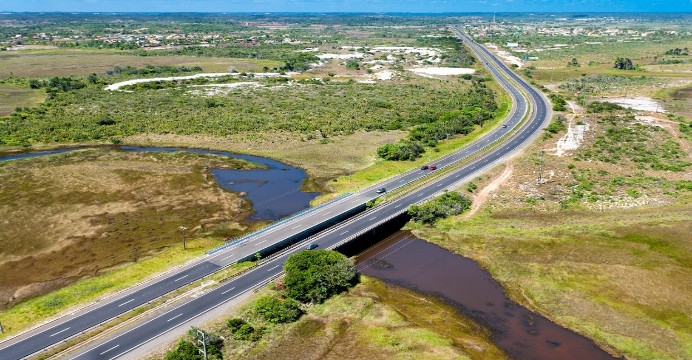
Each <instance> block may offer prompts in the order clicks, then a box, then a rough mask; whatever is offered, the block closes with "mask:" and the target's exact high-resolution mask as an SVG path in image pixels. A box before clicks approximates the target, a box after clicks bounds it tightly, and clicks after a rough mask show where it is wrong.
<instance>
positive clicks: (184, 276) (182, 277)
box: [173, 274, 190, 281]
mask: <svg viewBox="0 0 692 360" xmlns="http://www.w3.org/2000/svg"><path fill="white" fill-rule="evenodd" d="M188 275H190V274H186V275H183V276H181V277H179V278H177V279H175V280H173V281H180V280H182V279H184V278H186V277H188Z"/></svg>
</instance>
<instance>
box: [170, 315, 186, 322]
mask: <svg viewBox="0 0 692 360" xmlns="http://www.w3.org/2000/svg"><path fill="white" fill-rule="evenodd" d="M181 316H183V314H178V315H176V316H174V317H172V318H170V319H168V320H166V322H171V321H173V320H175V319H177V318H179V317H181Z"/></svg>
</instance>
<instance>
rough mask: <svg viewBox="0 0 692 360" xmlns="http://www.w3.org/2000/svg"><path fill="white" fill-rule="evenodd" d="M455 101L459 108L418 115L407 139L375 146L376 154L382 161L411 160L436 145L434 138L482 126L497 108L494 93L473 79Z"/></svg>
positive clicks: (444, 137) (462, 132)
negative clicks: (416, 122) (470, 84)
mask: <svg viewBox="0 0 692 360" xmlns="http://www.w3.org/2000/svg"><path fill="white" fill-rule="evenodd" d="M457 100H458V104H459V105H460V108H459V109H454V110H448V111H444V112H441V113H438V114H437V115H435V114H423V115H421V116H419V117H418V123H422V124H419V125H417V126H416V127H414V128H413V129H412V130H411V133H410V134H409V136H408V138H407V139H405V140H402V141H400V142H398V143H395V144H386V145H383V146H381V147H380V148H378V149H377V156H379V157H381V158H383V159H385V160H396V161H401V160H414V159H417V158H418V157H420V155H421V154H422V153H423V152H424V147H425V146H430V147H434V146H437V143H438V141H440V140H442V139H447V138H449V137H451V136H455V135H459V134H468V133H470V132H471V131H473V128H474V126H475V125H481V126H482V125H483V123H484V122H485V121H487V120H489V119H492V118H493V116H494V115H495V111H497V103H496V102H495V94H494V93H493V91H492V90H490V88H488V87H487V86H486V85H485V84H483V83H482V82H474V83H473V84H472V86H471V88H469V89H468V90H466V91H464V92H463V93H462V94H461V95H460V96H459V98H458V99H457Z"/></svg>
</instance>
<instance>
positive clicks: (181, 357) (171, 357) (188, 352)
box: [164, 340, 203, 360]
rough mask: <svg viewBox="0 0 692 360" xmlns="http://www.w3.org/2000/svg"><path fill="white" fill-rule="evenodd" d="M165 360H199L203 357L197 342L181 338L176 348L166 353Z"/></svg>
mask: <svg viewBox="0 0 692 360" xmlns="http://www.w3.org/2000/svg"><path fill="white" fill-rule="evenodd" d="M164 359H165V360H197V359H203V356H201V355H200V353H199V350H198V349H197V346H195V344H193V343H191V342H189V341H187V340H180V341H178V345H177V346H176V347H175V349H173V350H171V351H169V352H167V353H166V356H165V357H164Z"/></svg>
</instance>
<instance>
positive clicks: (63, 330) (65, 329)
mask: <svg viewBox="0 0 692 360" xmlns="http://www.w3.org/2000/svg"><path fill="white" fill-rule="evenodd" d="M67 330H70V328H69V327H67V328H64V329H62V330H60V331H58V332H56V333H55V334H53V335H51V336H55V335H58V334H60V333H62V332H65V331H67Z"/></svg>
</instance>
